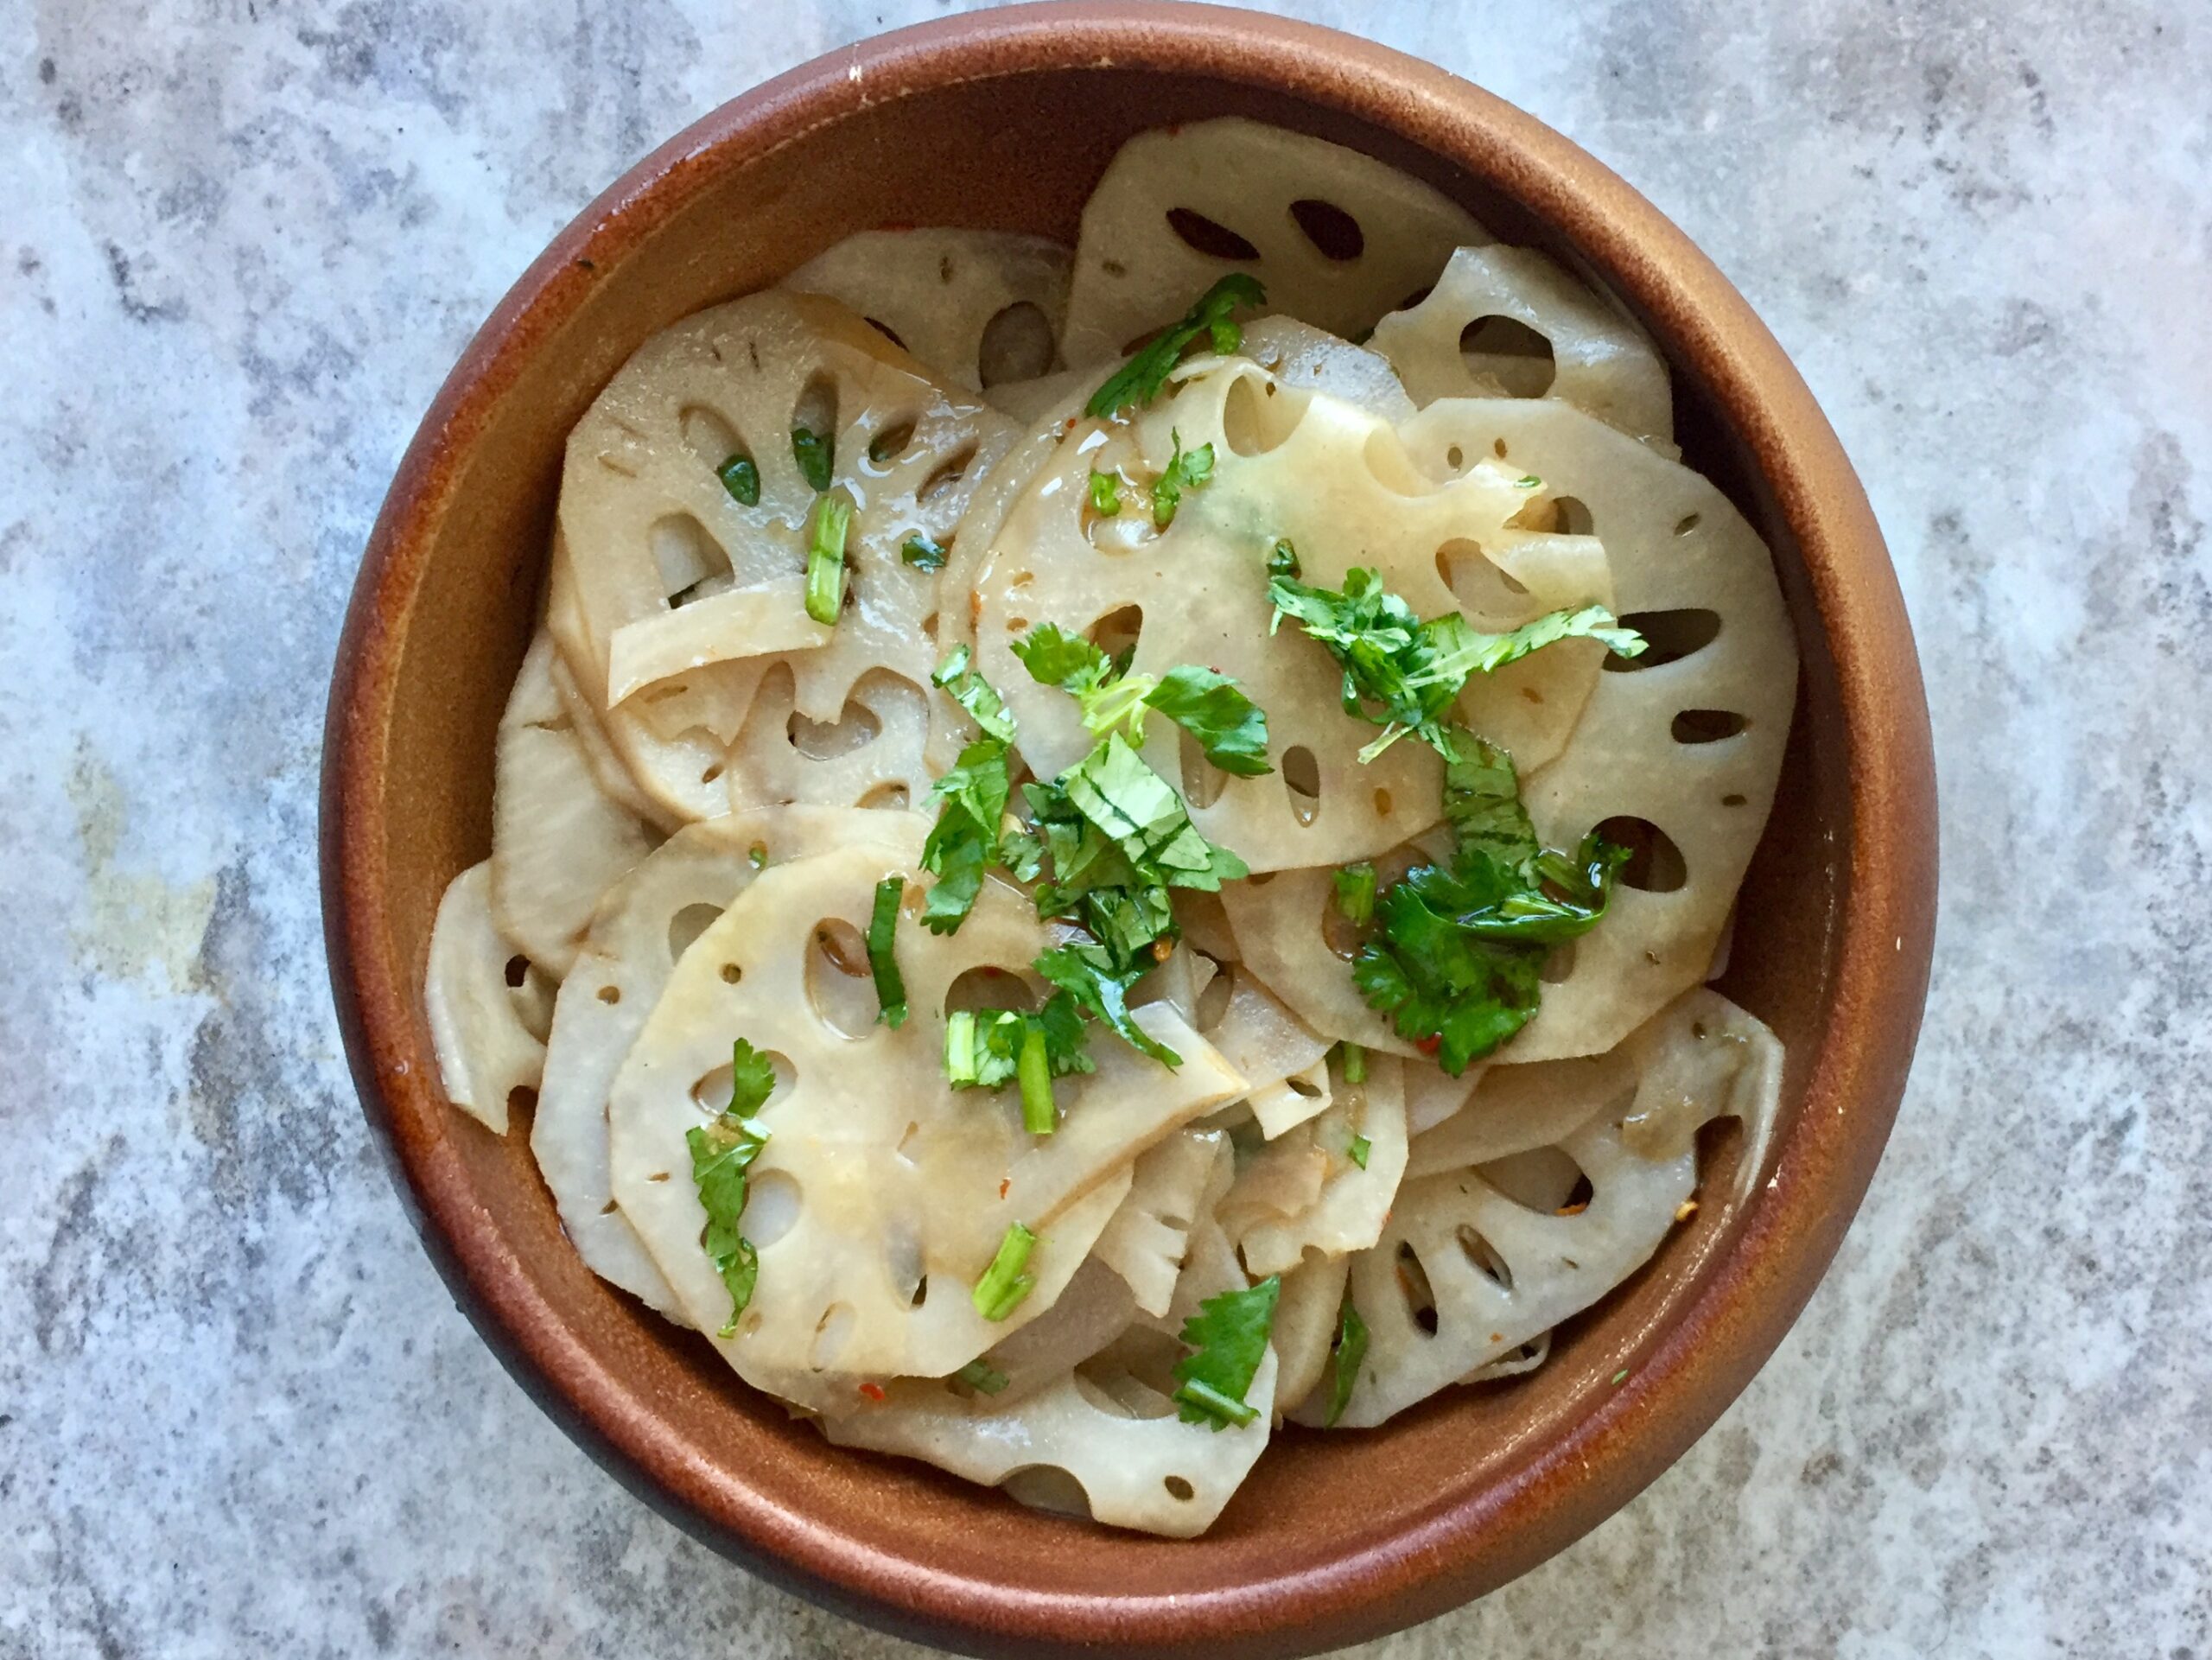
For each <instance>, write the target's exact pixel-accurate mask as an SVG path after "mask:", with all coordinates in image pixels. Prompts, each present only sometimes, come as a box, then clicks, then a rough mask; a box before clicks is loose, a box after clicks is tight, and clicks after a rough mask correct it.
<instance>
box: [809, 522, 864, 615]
mask: <svg viewBox="0 0 2212 1660" xmlns="http://www.w3.org/2000/svg"><path fill="white" fill-rule="evenodd" d="M852 522H853V504H852V503H851V502H849V501H848V500H846V499H845V498H844V497H843V496H842V495H835V494H825V495H823V496H819V497H817V498H816V499H815V504H814V524H813V527H812V530H811V531H810V534H809V536H808V537H807V547H806V614H807V615H808V616H810V617H811V618H813V619H814V620H815V621H817V622H818V623H823V624H824V625H833V624H835V623H836V620H837V607H839V606H840V605H842V603H843V602H844V598H845V531H846V529H847V527H848V526H849V525H851V524H852Z"/></svg>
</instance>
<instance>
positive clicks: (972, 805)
mask: <svg viewBox="0 0 2212 1660" xmlns="http://www.w3.org/2000/svg"><path fill="white" fill-rule="evenodd" d="M969 661H970V658H969V651H968V648H967V647H966V646H958V647H956V648H955V649H954V650H953V651H951V652H949V653H947V654H946V656H945V658H944V661H943V662H942V663H940V664H938V666H937V669H936V671H935V672H934V673H932V674H931V677H930V679H931V682H932V683H933V684H936V685H938V686H941V687H943V688H944V690H946V691H947V692H949V693H950V695H951V696H952V698H953V701H954V702H956V703H958V704H959V705H960V706H961V708H963V709H965V710H967V711H968V714H969V717H970V718H971V719H973V720H974V721H975V722H976V725H977V726H979V727H981V728H982V736H981V737H979V738H977V739H976V741H974V742H973V743H971V744H969V746H968V747H966V748H964V749H963V750H962V751H961V752H960V756H959V759H958V760H957V761H956V762H955V763H954V764H953V766H952V770H951V771H950V772H948V773H945V774H944V776H943V777H942V778H940V779H938V781H937V782H936V784H934V785H932V786H931V790H930V794H931V798H933V799H934V800H936V801H937V802H938V804H939V805H938V819H937V823H936V824H935V825H934V826H932V827H931V830H930V834H929V839H928V840H927V841H926V842H925V843H923V844H922V868H924V869H925V870H927V871H929V872H930V873H931V875H934V876H935V877H936V878H937V881H935V882H934V883H932V884H931V887H930V896H929V902H928V903H927V904H926V905H925V906H923V909H922V925H923V926H924V927H925V928H927V929H928V930H929V931H930V932H931V933H935V934H949V933H953V932H957V931H958V929H959V927H960V925H961V924H962V923H963V922H964V921H966V920H967V919H968V913H969V911H970V910H971V909H972V908H974V906H975V903H976V894H979V893H981V892H982V887H983V874H984V872H985V871H986V870H988V868H990V865H991V863H992V862H993V861H994V860H995V858H996V857H997V856H998V852H999V821H1000V820H1001V819H1002V818H1003V817H1005V816H1006V802H1007V793H1008V792H1009V791H1010V789H1011V788H1012V785H1010V784H1009V783H1008V781H1007V747H1008V746H1010V745H1011V744H1012V743H1013V742H1014V717H1013V716H1011V715H1009V714H1008V713H1007V707H1006V704H1005V703H1004V702H1003V701H1002V700H1001V698H1000V696H999V694H998V691H997V689H996V688H995V687H994V686H993V685H992V684H991V683H990V682H989V681H988V680H986V679H984V678H983V677H982V675H980V674H977V673H975V672H974V671H972V670H970V669H969V666H968V665H969Z"/></svg>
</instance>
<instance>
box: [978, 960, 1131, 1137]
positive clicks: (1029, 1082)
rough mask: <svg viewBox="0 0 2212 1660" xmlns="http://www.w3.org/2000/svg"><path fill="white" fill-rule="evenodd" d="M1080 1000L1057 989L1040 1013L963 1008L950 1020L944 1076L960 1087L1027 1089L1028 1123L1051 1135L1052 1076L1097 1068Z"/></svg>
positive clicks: (1025, 1123) (1037, 1132) (1023, 1093)
mask: <svg viewBox="0 0 2212 1660" xmlns="http://www.w3.org/2000/svg"><path fill="white" fill-rule="evenodd" d="M1086 1042H1087V1037H1086V1034H1085V1033H1084V1025H1083V1015H1082V1014H1081V1013H1080V1012H1079V1011H1078V1010H1077V1008H1076V1006H1075V1001H1074V999H1073V998H1072V997H1071V996H1070V995H1068V994H1066V993H1065V992H1055V993H1054V994H1053V995H1052V996H1051V997H1048V998H1046V1001H1045V1006H1044V1008H1041V1009H1039V1010H1038V1011H1037V1013H1035V1014H1024V1013H1023V1012H1022V1011H1021V1010H1020V1009H1016V1008H985V1009H977V1010H974V1011H972V1012H971V1011H969V1010H968V1009H964V1008H963V1009H961V1010H958V1011H957V1012H956V1013H954V1014H950V1015H948V1016H947V1017H946V1019H945V1022H944V1075H945V1079H946V1081H947V1082H948V1083H950V1084H951V1085H952V1087H953V1088H954V1089H956V1090H975V1089H982V1090H995V1089H997V1088H998V1087H999V1086H1000V1085H1001V1084H1007V1083H1009V1082H1012V1083H1016V1084H1020V1087H1021V1110H1022V1125H1023V1128H1024V1129H1027V1130H1028V1131H1029V1132H1030V1133H1031V1134H1032V1135H1051V1134H1052V1129H1053V1125H1054V1123H1055V1116H1054V1110H1053V1104H1052V1079H1054V1078H1066V1077H1068V1076H1070V1075H1071V1074H1072V1073H1077V1072H1090V1071H1092V1070H1094V1068H1093V1066H1092V1064H1091V1059H1090V1056H1089V1055H1088V1054H1087V1053H1084V1045H1085V1043H1086Z"/></svg>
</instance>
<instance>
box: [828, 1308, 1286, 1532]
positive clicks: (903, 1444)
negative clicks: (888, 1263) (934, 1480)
mask: <svg viewBox="0 0 2212 1660" xmlns="http://www.w3.org/2000/svg"><path fill="white" fill-rule="evenodd" d="M1146 1335H1147V1336H1150V1337H1154V1338H1155V1339H1157V1336H1158V1334H1156V1333H1147V1334H1146ZM1112 1354H1113V1352H1112V1351H1109V1355H1112ZM1172 1354H1173V1350H1172V1348H1169V1347H1168V1346H1167V1345H1165V1343H1164V1340H1161V1344H1160V1358H1162V1359H1166V1364H1168V1365H1172V1364H1173V1360H1172ZM1147 1359H1148V1360H1153V1357H1151V1356H1147ZM1164 1370H1165V1369H1164V1367H1163V1366H1161V1365H1160V1364H1159V1362H1158V1360H1153V1364H1147V1365H1145V1366H1144V1367H1143V1368H1142V1374H1141V1375H1140V1372H1139V1371H1136V1370H1134V1369H1132V1368H1130V1367H1128V1366H1127V1365H1123V1364H1115V1363H1114V1361H1112V1360H1109V1359H1106V1358H1101V1359H1099V1360H1094V1361H1090V1362H1086V1363H1085V1364H1084V1366H1083V1367H1082V1368H1080V1369H1079V1370H1077V1371H1072V1372H1068V1373H1065V1374H1063V1375H1062V1376H1061V1377H1059V1378H1058V1379H1057V1380H1056V1381H1054V1382H1053V1383H1050V1384H1048V1385H1046V1387H1045V1388H1044V1389H1042V1390H1039V1391H1038V1392H1037V1393H1036V1394H1034V1395H1032V1396H1028V1397H1027V1398H1026V1399H1022V1400H1017V1401H1014V1402H1010V1403H1007V1404H1001V1403H999V1402H996V1401H995V1400H994V1399H993V1397H991V1396H988V1395H978V1394H975V1393H973V1392H971V1391H968V1390H963V1389H960V1388H958V1387H957V1386H954V1385H949V1384H945V1383H924V1382H901V1383H893V1384H892V1385H890V1386H889V1390H888V1398H887V1400H886V1401H885V1402H883V1403H882V1404H881V1405H880V1406H874V1407H863V1408H861V1409H859V1410H857V1411H849V1412H846V1413H843V1414H840V1415H836V1416H832V1417H826V1418H823V1419H822V1420H821V1421H820V1425H821V1428H822V1432H823V1434H825V1435H827V1436H828V1437H829V1439H830V1440H831V1441H834V1442H836V1444H837V1445H838V1446H841V1447H867V1448H869V1449H871V1450H873V1451H874V1452H879V1453H899V1454H900V1455H902V1456H904V1457H906V1458H912V1459H920V1460H924V1461H925V1462H926V1463H930V1464H933V1465H936V1466H938V1468H939V1469H943V1470H949V1471H950V1472H952V1473H953V1474H955V1475H957V1476H960V1477H962V1478H963V1479H966V1480H969V1481H976V1482H982V1483H983V1484H985V1485H1001V1484H1003V1485H1006V1486H1007V1491H1009V1492H1012V1493H1014V1494H1015V1495H1016V1496H1018V1497H1020V1498H1023V1499H1024V1500H1025V1502H1032V1503H1039V1502H1041V1503H1043V1504H1046V1506H1047V1507H1049V1508H1054V1509H1066V1510H1075V1511H1078V1512H1079V1513H1082V1514H1087V1515H1088V1516H1090V1518H1091V1519H1092V1520H1093V1521H1096V1522H1101V1523H1106V1524H1107V1525H1108V1526H1110V1527H1122V1528H1135V1529H1138V1530H1141V1531H1143V1532H1146V1533H1158V1534H1164V1535H1166V1536H1168V1537H1170V1538H1176V1539H1188V1538H1193V1537H1195V1536H1197V1535H1198V1534H1200V1533H1203V1532H1205V1530H1206V1529H1207V1528H1209V1527H1211V1525H1212V1524H1213V1523H1214V1520H1215V1518H1217V1517H1219V1516H1220V1514H1221V1512H1222V1509H1223V1507H1224V1505H1226V1504H1228V1503H1229V1500H1230V1495H1232V1494H1233V1493H1235V1492H1236V1488H1237V1486H1238V1485H1239V1484H1240V1483H1241V1482H1243V1479H1244V1478H1245V1476H1246V1475H1248V1474H1249V1473H1250V1472H1251V1468H1252V1466H1253V1465H1254V1464H1255V1463H1256V1462H1258V1460H1259V1457H1260V1454H1261V1453H1262V1452H1264V1451H1265V1450H1266V1448H1267V1444H1268V1430H1269V1427H1270V1423H1271V1421H1272V1417H1273V1414H1274V1399H1275V1357H1274V1351H1273V1350H1272V1349H1270V1350H1269V1351H1268V1352H1267V1354H1266V1355H1265V1356H1264V1358H1262V1360H1261V1362H1260V1370H1259V1371H1258V1372H1257V1373H1256V1374H1255V1376H1254V1377H1253V1379H1252V1386H1251V1388H1250V1389H1249V1390H1247V1391H1246V1392H1245V1396H1244V1398H1245V1401H1246V1402H1247V1403H1248V1404H1249V1405H1250V1406H1252V1407H1254V1408H1255V1409H1257V1410H1258V1413H1259V1416H1258V1417H1256V1418H1255V1419H1254V1420H1253V1421H1251V1422H1250V1423H1249V1424H1246V1425H1244V1426H1243V1428H1228V1429H1220V1430H1217V1429H1215V1428H1213V1427H1212V1425H1211V1424H1210V1423H1205V1424H1186V1423H1185V1422H1183V1421H1181V1419H1180V1418H1179V1415H1178V1414H1177V1411H1176V1408H1175V1404H1174V1402H1173V1400H1172V1399H1171V1398H1170V1391H1171V1390H1172V1389H1173V1381H1172V1379H1171V1378H1169V1377H1165V1376H1163V1375H1162V1372H1163V1371H1164ZM1163 1386H1165V1387H1163ZM1040 1475H1044V1476H1050V1477H1051V1478H1053V1479H1052V1480H1049V1481H1038V1480H1035V1479H1031V1480H1027V1481H1025V1479H1024V1478H1025V1477H1027V1478H1035V1477H1037V1476H1040Z"/></svg>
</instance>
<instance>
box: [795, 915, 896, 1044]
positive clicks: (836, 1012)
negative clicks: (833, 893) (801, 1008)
mask: <svg viewBox="0 0 2212 1660" xmlns="http://www.w3.org/2000/svg"><path fill="white" fill-rule="evenodd" d="M806 1001H807V1007H808V1008H810V1009H812V1010H813V1011H814V1017H815V1018H816V1019H817V1020H818V1021H821V1022H822V1023H823V1025H825V1026H827V1027H829V1029H830V1030H831V1031H833V1032H836V1033H837V1034H839V1035H841V1036H842V1037H847V1038H861V1037H866V1036H867V1035H868V1033H869V1031H870V1030H871V1029H873V1028H874V1026H875V1023H876V1018H877V1016H878V1015H879V1014H881V1013H882V1004H881V1002H880V1001H879V999H878V998H877V996H876V995H875V982H874V979H873V978H872V977H871V976H870V974H869V971H868V941H867V940H866V938H863V937H862V935H861V931H860V930H859V929H858V928H856V927H855V926H854V925H852V924H851V923H849V922H848V921H846V920H845V919H843V918H842V917H828V918H825V919H823V921H822V922H821V923H820V924H819V925H817V927H816V929H815V931H814V949H813V951H810V953H808V956H807V959H806Z"/></svg>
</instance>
